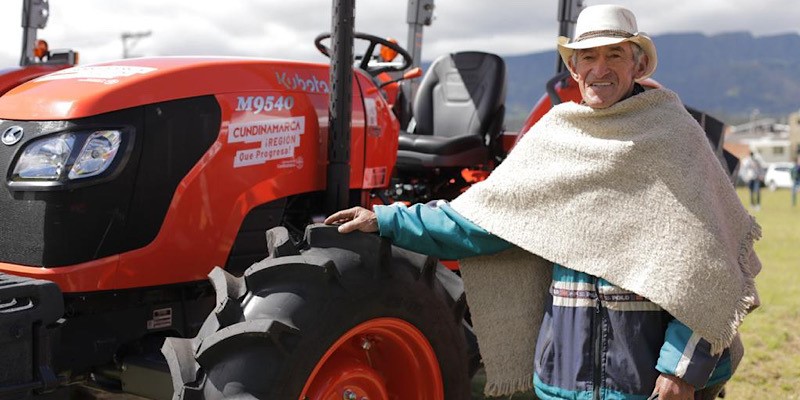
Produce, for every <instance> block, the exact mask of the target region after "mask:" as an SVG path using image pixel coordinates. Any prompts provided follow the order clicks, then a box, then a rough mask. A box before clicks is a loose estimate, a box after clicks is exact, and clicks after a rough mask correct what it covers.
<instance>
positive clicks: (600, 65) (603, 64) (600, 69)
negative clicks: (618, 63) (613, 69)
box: [592, 57, 610, 77]
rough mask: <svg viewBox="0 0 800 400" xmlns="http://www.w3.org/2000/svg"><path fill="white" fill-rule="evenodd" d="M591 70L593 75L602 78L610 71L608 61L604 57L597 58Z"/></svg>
mask: <svg viewBox="0 0 800 400" xmlns="http://www.w3.org/2000/svg"><path fill="white" fill-rule="evenodd" d="M592 69H593V70H594V74H595V75H597V76H598V77H602V76H604V75H606V74H607V73H608V72H609V71H610V69H609V68H608V61H607V60H606V59H605V58H604V57H598V58H597V61H595V64H594V67H593V68H592Z"/></svg>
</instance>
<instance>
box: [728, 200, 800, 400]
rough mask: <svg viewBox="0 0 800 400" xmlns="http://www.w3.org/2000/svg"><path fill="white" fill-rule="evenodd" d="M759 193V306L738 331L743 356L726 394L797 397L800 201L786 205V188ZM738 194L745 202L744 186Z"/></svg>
mask: <svg viewBox="0 0 800 400" xmlns="http://www.w3.org/2000/svg"><path fill="white" fill-rule="evenodd" d="M761 195H762V196H761V210H760V211H752V213H753V215H755V217H756V220H758V222H759V224H761V228H762V229H763V237H762V238H761V240H760V241H759V242H757V243H756V252H757V253H758V255H759V257H760V258H761V264H762V265H763V269H762V270H761V274H760V275H759V276H758V277H757V278H756V285H757V287H758V292H759V295H760V296H761V307H760V308H759V309H757V310H756V311H754V312H753V313H752V314H751V315H750V316H748V317H747V319H745V321H744V324H743V325H742V327H741V329H740V332H741V334H742V339H743V340H744V344H745V357H744V360H743V361H742V365H741V366H740V367H739V371H738V372H737V373H736V375H735V376H734V378H733V380H732V381H731V383H730V384H728V389H727V390H728V394H729V395H728V397H727V398H728V399H781V400H783V399H800V205H798V206H797V207H794V208H792V207H791V194H790V192H789V191H788V190H778V191H775V192H770V191H763V192H762V193H761ZM739 197H740V198H742V201H743V202H745V204H749V200H748V198H749V197H748V193H747V191H746V190H743V189H740V190H739Z"/></svg>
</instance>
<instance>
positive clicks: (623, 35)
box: [575, 29, 634, 42]
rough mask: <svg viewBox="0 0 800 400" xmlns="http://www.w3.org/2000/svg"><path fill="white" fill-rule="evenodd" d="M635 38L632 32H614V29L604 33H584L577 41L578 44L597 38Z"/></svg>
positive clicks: (603, 31)
mask: <svg viewBox="0 0 800 400" xmlns="http://www.w3.org/2000/svg"><path fill="white" fill-rule="evenodd" d="M633 36H634V35H633V34H632V33H630V32H626V31H619V30H613V29H606V30H602V31H589V32H584V33H582V34H581V35H580V36H578V37H577V38H576V39H575V41H576V42H580V41H582V40H587V39H593V38H596V37H617V38H623V39H627V38H630V37H633Z"/></svg>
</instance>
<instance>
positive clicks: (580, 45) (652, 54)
mask: <svg viewBox="0 0 800 400" xmlns="http://www.w3.org/2000/svg"><path fill="white" fill-rule="evenodd" d="M622 42H633V43H636V44H637V45H639V47H641V48H642V50H643V51H644V54H645V55H647V69H646V70H645V72H644V74H643V75H642V76H641V77H639V78H637V79H636V81H637V82H639V81H643V80H645V79H647V78H649V77H650V76H651V75H653V73H654V72H655V71H656V66H657V65H658V54H657V53H656V46H655V44H654V43H653V40H652V39H650V37H649V36H647V35H646V34H644V33H641V32H640V33H637V34H636V35H633V36H631V37H629V38H619V37H594V38H590V39H585V40H581V41H579V42H573V43H570V40H569V38H567V37H564V36H559V38H558V53H559V54H560V55H561V60H563V61H564V65H566V66H567V68H568V69H569V70H570V72H571V73H573V74H574V73H575V71H573V70H572V68H570V65H569V63H570V59H571V58H572V54H573V53H574V52H575V50H580V49H591V48H594V47H601V46H609V45H612V44H618V43H622Z"/></svg>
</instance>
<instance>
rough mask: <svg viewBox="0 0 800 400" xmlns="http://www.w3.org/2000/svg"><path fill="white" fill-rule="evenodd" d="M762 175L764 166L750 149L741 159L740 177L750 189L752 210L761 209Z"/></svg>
mask: <svg viewBox="0 0 800 400" xmlns="http://www.w3.org/2000/svg"><path fill="white" fill-rule="evenodd" d="M763 176H764V166H763V165H761V161H759V159H758V157H756V155H755V153H753V152H752V151H751V152H750V155H749V156H748V157H747V158H745V159H744V161H742V179H743V180H744V181H745V183H747V187H748V188H749V189H750V207H752V208H753V210H756V211H758V210H760V209H761V179H762V177H763Z"/></svg>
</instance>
